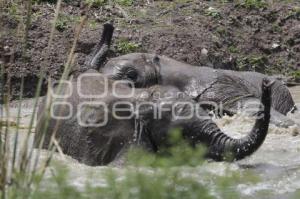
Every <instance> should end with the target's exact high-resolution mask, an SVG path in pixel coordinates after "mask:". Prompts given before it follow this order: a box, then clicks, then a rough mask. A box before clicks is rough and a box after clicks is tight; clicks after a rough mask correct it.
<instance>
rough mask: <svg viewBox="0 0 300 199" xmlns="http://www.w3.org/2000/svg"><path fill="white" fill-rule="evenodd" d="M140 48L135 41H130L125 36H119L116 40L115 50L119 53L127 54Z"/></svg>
mask: <svg viewBox="0 0 300 199" xmlns="http://www.w3.org/2000/svg"><path fill="white" fill-rule="evenodd" d="M139 49H140V46H139V45H138V44H137V43H134V42H131V41H129V40H128V39H126V38H121V39H119V40H117V41H116V50H117V52H118V53H120V54H128V53H133V52H136V51H138V50H139Z"/></svg>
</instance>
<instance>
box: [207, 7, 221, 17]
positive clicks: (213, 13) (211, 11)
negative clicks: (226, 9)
mask: <svg viewBox="0 0 300 199" xmlns="http://www.w3.org/2000/svg"><path fill="white" fill-rule="evenodd" d="M205 14H206V15H207V16H211V17H213V18H219V19H220V18H222V16H221V13H220V11H219V10H217V9H216V8H213V7H209V8H208V9H206V10H205Z"/></svg>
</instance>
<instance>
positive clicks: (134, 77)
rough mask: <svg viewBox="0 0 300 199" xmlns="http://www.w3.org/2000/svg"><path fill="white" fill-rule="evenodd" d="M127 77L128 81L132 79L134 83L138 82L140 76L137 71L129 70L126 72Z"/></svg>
mask: <svg viewBox="0 0 300 199" xmlns="http://www.w3.org/2000/svg"><path fill="white" fill-rule="evenodd" d="M126 76H127V78H128V79H130V80H132V81H136V80H137V76H138V74H137V72H136V71H135V70H128V71H127V72H126Z"/></svg>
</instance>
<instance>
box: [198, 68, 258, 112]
mask: <svg viewBox="0 0 300 199" xmlns="http://www.w3.org/2000/svg"><path fill="white" fill-rule="evenodd" d="M200 97H201V100H205V101H213V102H222V103H223V105H224V106H225V107H224V108H226V107H233V106H235V105H236V103H237V102H238V101H240V100H242V99H245V98H249V97H259V93H258V91H257V89H256V87H254V86H253V85H252V84H251V83H250V82H247V81H245V80H244V79H242V78H239V77H237V76H234V75H230V74H228V75H227V74H224V73H220V74H218V75H217V78H216V80H215V81H214V82H213V83H212V84H211V85H210V86H209V87H208V88H207V89H205V90H204V91H203V93H201V94H200V95H199V98H200Z"/></svg>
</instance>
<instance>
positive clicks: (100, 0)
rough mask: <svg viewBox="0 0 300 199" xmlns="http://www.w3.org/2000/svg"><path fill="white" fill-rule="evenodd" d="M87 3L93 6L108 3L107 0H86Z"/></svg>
mask: <svg viewBox="0 0 300 199" xmlns="http://www.w3.org/2000/svg"><path fill="white" fill-rule="evenodd" d="M85 2H86V3H87V4H89V5H90V6H93V7H100V6H103V5H105V4H106V3H107V0H85Z"/></svg>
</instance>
